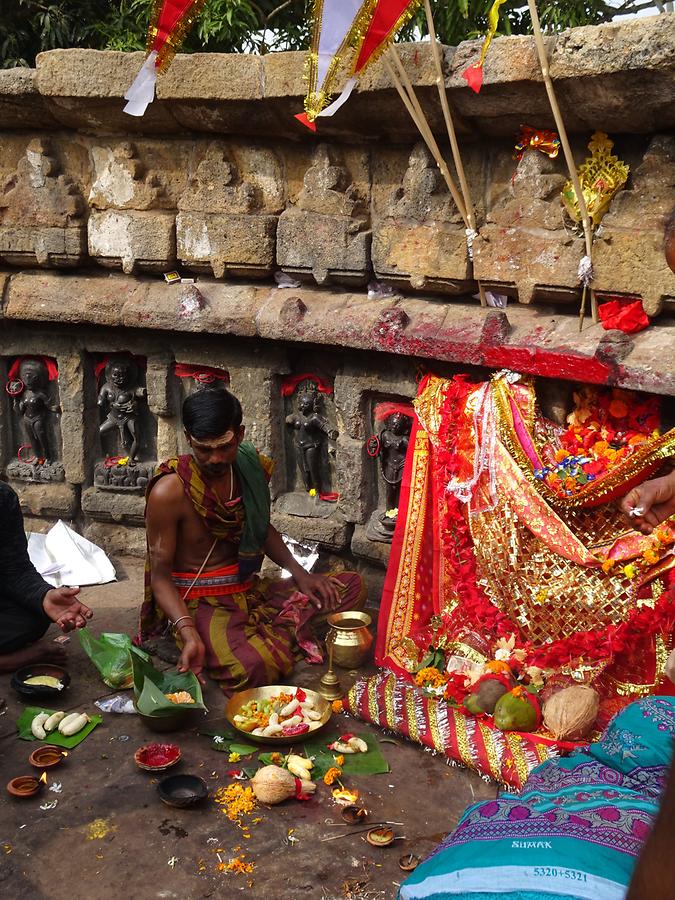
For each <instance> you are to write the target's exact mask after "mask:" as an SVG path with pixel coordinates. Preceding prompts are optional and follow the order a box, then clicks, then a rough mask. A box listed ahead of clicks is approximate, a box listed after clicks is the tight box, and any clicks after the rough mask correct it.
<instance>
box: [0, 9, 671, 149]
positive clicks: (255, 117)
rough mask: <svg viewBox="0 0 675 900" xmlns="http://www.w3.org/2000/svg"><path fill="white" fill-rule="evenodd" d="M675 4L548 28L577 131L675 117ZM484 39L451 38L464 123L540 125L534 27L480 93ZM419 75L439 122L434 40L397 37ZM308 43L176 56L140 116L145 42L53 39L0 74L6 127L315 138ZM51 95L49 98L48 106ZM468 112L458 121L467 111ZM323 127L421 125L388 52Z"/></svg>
mask: <svg viewBox="0 0 675 900" xmlns="http://www.w3.org/2000/svg"><path fill="white" fill-rule="evenodd" d="M673 21H675V19H674V14H673V13H664V14H661V15H658V16H651V17H645V18H639V19H633V20H628V21H624V22H612V23H608V24H605V25H600V26H586V27H583V28H575V29H571V30H570V31H566V32H563V33H562V34H561V35H558V36H556V37H555V38H550V39H549V46H550V48H551V50H550V53H551V59H550V68H551V75H552V77H553V79H554V80H555V81H557V82H558V85H559V100H560V102H561V104H562V107H563V113H564V115H565V117H566V119H569V121H568V122H567V124H568V128H570V130H572V131H578V130H587V129H589V128H602V129H604V130H607V131H617V130H619V131H623V132H643V131H645V130H648V129H649V128H651V127H654V126H656V125H658V127H659V128H662V129H666V128H668V127H670V126H672V125H673V124H674V123H675V103H673V91H674V79H673V60H674V58H675V28H673ZM479 46H480V42H478V41H465V42H463V43H461V44H460V45H459V46H458V47H456V48H455V47H451V48H446V50H445V65H446V72H447V76H446V77H447V84H448V87H449V92H450V99H451V103H452V105H453V107H454V108H455V110H456V112H457V113H458V114H459V117H460V122H459V127H460V130H464V131H467V130H468V131H469V132H474V133H484V134H490V135H491V136H493V135H509V136H510V135H512V133H513V131H514V130H517V128H518V126H519V125H520V124H521V120H522V118H523V112H522V111H523V110H527V115H528V119H529V120H530V121H532V122H533V124H537V125H539V126H540V127H545V126H547V125H550V124H552V123H551V115H550V111H549V107H548V101H547V99H546V94H545V90H544V86H543V84H542V80H541V73H540V71H539V64H538V61H537V58H536V54H535V52H534V44H533V39H532V38H531V37H524V36H514V37H503V38H497V39H496V40H495V41H494V42H493V46H492V48H491V50H490V55H489V57H488V60H487V64H486V67H485V83H484V87H483V90H482V91H481V93H480V94H479V95H476V94H474V93H473V91H471V89H470V88H469V87H468V85H467V84H466V82H465V81H464V79H463V78H462V77H461V73H462V71H463V70H464V69H465V68H466V67H467V66H468V65H470V64H471V63H472V62H474V61H475V59H476V58H477V55H478V51H479ZM400 52H401V54H402V56H403V58H404V59H405V60H406V65H407V67H408V70H409V72H410V75H411V78H412V81H413V83H414V85H415V86H416V88H417V89H418V90H419V94H420V98H421V101H422V103H423V104H424V106H425V108H426V110H427V112H428V114H429V117H430V121H431V122H432V126H433V127H434V129H435V130H437V131H438V132H439V133H442V131H443V120H442V116H441V115H440V109H439V104H438V98H437V96H436V89H435V73H434V70H433V65H432V63H431V60H430V54H429V47H428V44H416V45H401V49H400ZM304 56H305V54H304V53H302V52H290V53H273V54H269V55H268V56H265V57H257V56H250V55H247V54H211V53H198V54H193V55H179V56H177V57H176V59H175V60H174V62H173V64H172V66H171V68H170V69H169V70H168V72H167V73H166V74H165V75H163V76H161V77H160V78H159V81H158V85H157V100H156V101H155V102H154V103H153V104H152V105H151V106H150V107H149V109H148V111H147V113H146V114H145V116H144V117H143V118H141V119H135V118H133V117H131V116H127V115H125V114H124V113H123V112H122V106H123V105H124V103H123V100H122V98H123V96H124V93H125V91H126V90H127V88H128V87H129V85H130V84H131V82H132V81H133V78H134V77H135V75H136V73H137V72H138V70H139V69H140V66H141V64H142V61H143V54H142V53H119V52H116V51H97V50H79V49H73V50H51V51H49V52H46V53H41V54H39V56H38V58H37V63H36V66H37V68H36V70H35V72H32V71H31V70H22V71H21V73H20V74H15V71H16V70H10V71H9V72H8V73H0V111H4V114H3V116H2V123H3V127H5V128H25V127H27V126H29V125H34V126H39V127H41V128H45V127H52V128H53V127H55V125H56V124H61V125H65V126H67V127H69V128H73V129H77V130H82V131H85V132H91V131H98V132H102V133H115V132H125V133H132V134H137V133H142V132H145V133H148V134H152V133H161V132H166V133H173V132H175V130H176V128H186V127H189V128H191V129H192V130H194V131H202V132H213V133H232V132H236V131H238V132H239V133H242V134H266V135H273V134H276V135H285V136H288V137H292V138H293V139H307V140H310V139H311V138H312V135H311V133H310V132H309V131H307V130H306V129H304V128H303V127H302V126H301V125H299V123H297V122H296V121H295V120H294V119H293V114H294V113H296V112H298V111H300V110H301V109H302V100H303V94H304V82H303V78H302V69H303V65H304ZM44 98H49V105H48V109H47V107H46V106H45V103H44ZM462 119H463V121H462ZM320 130H321V133H322V134H323V135H334V136H342V137H343V138H347V139H355V138H356V139H359V140H364V139H371V140H375V139H378V138H382V137H383V136H392V137H394V138H395V140H396V141H401V140H410V139H411V138H414V137H415V136H416V132H415V129H414V127H413V126H412V124H411V122H410V120H409V119H408V117H407V113H406V112H405V110H404V108H403V105H402V104H401V102H400V100H399V98H398V96H397V94H396V92H395V90H394V89H393V86H392V84H391V82H390V81H389V79H388V77H387V75H386V70H385V69H384V66H383V65H382V63H381V62H378V63H375V64H374V65H373V67H372V68H371V69H370V70H368V71H367V73H366V74H365V76H364V78H363V80H362V81H361V84H360V86H359V90H357V91H355V93H354V96H353V97H352V98H351V100H350V103H349V111H348V112H345V113H344V114H342V115H338V116H335V117H334V118H333V119H330V120H322V122H321V128H320Z"/></svg>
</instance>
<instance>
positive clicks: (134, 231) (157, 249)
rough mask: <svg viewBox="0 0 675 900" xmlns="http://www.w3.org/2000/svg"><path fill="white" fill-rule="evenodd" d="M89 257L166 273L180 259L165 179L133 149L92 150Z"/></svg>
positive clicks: (108, 263) (122, 146) (128, 269)
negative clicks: (148, 165) (149, 167)
mask: <svg viewBox="0 0 675 900" xmlns="http://www.w3.org/2000/svg"><path fill="white" fill-rule="evenodd" d="M90 156H91V162H92V166H93V169H94V181H93V184H92V186H91V191H90V193H89V204H90V206H91V207H92V213H91V215H90V217H89V223H88V240H89V253H90V255H91V256H93V257H94V258H95V259H96V260H97V262H99V263H100V264H101V265H105V266H112V267H121V268H122V271H123V272H125V273H126V274H131V273H132V272H134V271H135V269H137V268H138V269H145V270H149V271H161V270H162V269H166V268H167V267H168V266H169V265H170V264H171V263H173V261H174V260H175V257H176V252H175V251H176V247H175V244H176V240H175V227H174V214H173V212H170V211H165V210H163V207H165V206H167V205H169V203H170V201H169V199H168V198H167V196H166V190H165V185H164V181H163V176H162V175H160V174H159V173H158V172H155V171H152V170H150V171H148V170H147V169H146V167H145V166H144V164H143V162H142V160H141V159H140V158H139V155H138V151H137V148H136V146H135V145H134V144H132V143H129V142H128V141H124V142H122V143H119V144H117V145H116V146H114V147H112V148H111V147H102V146H95V147H92V149H91V153H90Z"/></svg>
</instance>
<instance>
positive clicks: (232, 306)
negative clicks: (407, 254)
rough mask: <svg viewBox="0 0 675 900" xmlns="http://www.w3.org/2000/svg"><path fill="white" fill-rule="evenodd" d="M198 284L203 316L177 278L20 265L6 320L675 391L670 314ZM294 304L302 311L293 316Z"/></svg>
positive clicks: (673, 326)
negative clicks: (622, 328) (216, 337)
mask: <svg viewBox="0 0 675 900" xmlns="http://www.w3.org/2000/svg"><path fill="white" fill-rule="evenodd" d="M197 284H198V288H199V290H200V292H201V293H202V294H203V295H204V296H205V297H206V298H207V299H208V306H207V308H206V309H205V310H204V311H202V312H201V313H200V315H199V318H198V319H197V318H195V319H193V320H186V319H182V318H180V317H179V316H178V315H177V302H178V300H177V298H178V295H177V293H175V292H176V291H178V290H179V289H180V288H179V287H178V286H169V285H165V284H162V283H161V282H157V281H154V282H153V281H151V280H150V279H147V280H139V279H135V278H131V277H126V276H123V275H111V276H109V277H102V278H95V277H91V276H76V275H71V276H63V275H58V274H45V273H42V272H23V273H21V274H18V275H14V276H11V278H10V285H9V289H8V290H6V297H7V302H6V305H5V309H4V318H5V320H7V321H10V320H11V321H25V322H30V321H40V322H53V323H54V324H55V325H64V324H66V325H67V324H70V323H72V324H75V323H77V324H88V325H95V326H104V327H108V326H118V325H126V326H127V327H136V328H144V329H148V330H150V331H171V332H178V333H190V332H202V333H210V334H222V335H230V336H234V337H246V338H250V337H259V338H263V339H266V340H269V341H283V342H288V343H291V344H292V343H297V342H300V343H303V344H315V345H318V346H322V347H330V348H347V347H348V348H351V349H356V350H369V351H378V352H381V353H388V354H397V355H400V356H403V357H412V358H413V359H420V360H427V359H428V360H436V361H443V362H451V363H457V364H459V365H472V366H486V367H488V368H491V369H501V368H510V369H514V370H516V371H518V372H523V373H534V374H538V375H541V376H547V377H551V378H562V379H567V380H570V381H577V380H578V381H586V382H590V383H594V384H605V383H609V384H614V385H617V386H620V387H626V388H631V389H635V390H645V391H652V392H654V393H657V394H670V395H672V394H675V356H673V354H672V352H671V350H672V347H673V346H675V344H674V341H675V318H673V317H671V316H662V317H661V318H660V319H659V321H658V324H655V325H653V326H652V327H650V328H648V329H646V330H645V331H642V332H640V333H639V334H637V335H633V336H626V335H623V334H621V333H620V332H616V331H611V332H607V331H604V330H603V329H602V327H601V326H600V325H593V324H592V322H591V321H590V319H589V318H587V320H586V324H585V326H584V330H583V331H582V332H581V333H579V326H578V318H577V315H576V304H573V305H571V306H569V307H568V309H569V312H561V310H560V308H555V307H547V306H543V305H537V306H534V305H532V306H523V305H520V304H517V303H512V304H511V305H509V307H508V308H507V309H506V311H500V310H484V309H481V307H480V306H479V305H478V303H477V301H472V300H469V299H464V300H463V301H462V300H453V301H452V302H448V301H446V300H441V299H439V298H438V297H432V296H427V297H423V296H415V297H401V298H396V299H394V300H391V299H389V300H369V299H368V298H367V296H366V293H365V291H364V292H363V293H350V292H348V291H344V292H338V291H336V290H335V289H330V290H329V289H321V288H304V287H301V288H297V289H293V290H279V289H276V288H272V287H270V286H266V285H257V284H248V285H247V284H245V283H237V284H232V283H230V284H227V283H223V282H215V281H210V280H207V279H204V280H200V281H199V282H198V283H197ZM298 301H300V302H299V303H298ZM289 304H290V306H291V307H292V308H293V309H294V310H296V312H297V315H294V316H292V317H289V316H288V314H287V313H288V309H289Z"/></svg>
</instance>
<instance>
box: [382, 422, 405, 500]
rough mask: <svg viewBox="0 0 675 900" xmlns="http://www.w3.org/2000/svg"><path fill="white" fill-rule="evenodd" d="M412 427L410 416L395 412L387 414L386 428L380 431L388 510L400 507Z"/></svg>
mask: <svg viewBox="0 0 675 900" xmlns="http://www.w3.org/2000/svg"><path fill="white" fill-rule="evenodd" d="M411 428H412V421H411V419H410V418H409V417H408V416H404V415H403V413H400V412H394V413H391V415H389V416H387V418H386V419H385V421H384V428H383V429H382V431H381V432H380V468H381V469H382V477H383V478H384V483H385V485H386V488H385V497H386V504H387V510H388V511H389V510H394V509H398V501H399V497H400V495H401V480H402V479H403V466H404V464H405V457H406V453H407V452H408V441H409V440H410V431H411Z"/></svg>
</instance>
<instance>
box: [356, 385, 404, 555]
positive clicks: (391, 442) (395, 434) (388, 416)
mask: <svg viewBox="0 0 675 900" xmlns="http://www.w3.org/2000/svg"><path fill="white" fill-rule="evenodd" d="M412 416H413V411H412V409H410V408H409V407H408V406H406V405H404V404H400V403H385V404H381V405H380V407H379V408H378V409H376V410H375V420H376V421H382V422H383V425H384V427H383V428H382V430H381V431H380V433H379V435H373V436H372V437H371V438H370V439H369V441H368V443H367V445H366V449H367V451H368V454H369V455H370V456H373V457H375V456H378V457H379V459H380V471H381V472H382V478H383V480H384V485H385V498H384V499H385V509H384V512H382V508H381V507H380V508H379V509H376V510H375V511H374V512H373V514H372V516H371V517H370V520H369V521H368V524H367V525H366V537H368V538H369V540H371V541H382V542H384V543H391V540H392V538H393V536H394V529H395V527H396V518H397V513H398V504H399V499H400V496H401V482H402V480H403V467H404V465H405V458H406V454H407V452H408V443H409V441H410V432H411V430H412Z"/></svg>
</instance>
